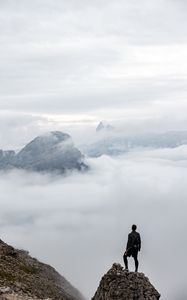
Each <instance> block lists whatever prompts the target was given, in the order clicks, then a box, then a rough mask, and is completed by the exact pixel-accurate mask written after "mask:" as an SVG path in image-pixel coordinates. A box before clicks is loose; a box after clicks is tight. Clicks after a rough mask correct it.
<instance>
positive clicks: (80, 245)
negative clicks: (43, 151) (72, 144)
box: [0, 0, 187, 300]
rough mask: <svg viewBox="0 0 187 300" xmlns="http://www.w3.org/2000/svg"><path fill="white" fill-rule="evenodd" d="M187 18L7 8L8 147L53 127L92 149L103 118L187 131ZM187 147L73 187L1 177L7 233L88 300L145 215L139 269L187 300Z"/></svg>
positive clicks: (125, 9) (72, 180)
mask: <svg viewBox="0 0 187 300" xmlns="http://www.w3.org/2000/svg"><path fill="white" fill-rule="evenodd" d="M186 12H187V1H186V0H141V1H138V0H117V1H116V0H32V1H31V0H16V1H15V0H0V71H1V72H0V74H1V75H0V78H1V84H0V149H1V148H3V149H7V148H9V149H11V148H13V149H19V148H20V147H22V146H23V145H25V144H26V143H27V142H29V141H30V139H31V138H34V137H35V136H37V135H38V134H40V133H43V132H45V131H49V130H62V131H65V132H68V133H70V134H71V135H72V136H73V139H74V140H75V141H76V143H81V142H86V140H87V138H88V137H90V136H91V137H92V135H91V133H92V134H93V133H94V130H95V127H96V125H97V123H98V122H99V121H100V120H103V119H104V120H107V121H108V122H111V123H112V122H113V123H115V124H116V122H119V123H120V124H121V125H120V126H122V128H124V129H125V131H126V132H129V133H131V131H132V132H136V131H139V130H140V131H147V130H148V131H167V130H186V124H187V18H186ZM123 126H124V127H123ZM186 150H187V149H186V146H184V147H180V148H178V149H170V150H166V149H163V150H156V151H155V150H154V151H151V152H149V151H144V152H138V153H136V152H133V153H130V154H127V155H126V156H125V157H121V158H117V159H114V158H109V157H101V158H99V159H93V160H89V164H90V165H91V166H92V171H91V172H89V173H87V174H84V175H81V176H80V175H78V174H73V175H72V176H70V177H67V178H65V179H64V178H63V179H62V178H52V177H48V176H40V175H38V176H37V175H36V174H34V176H33V175H32V174H27V176H26V173H20V172H19V173H17V172H13V173H10V174H0V186H1V193H0V194H1V210H0V233H1V237H2V238H3V239H5V241H8V242H10V243H11V244H13V245H16V246H19V247H22V248H26V249H27V250H30V251H31V253H32V254H33V255H34V256H36V257H38V258H40V259H41V260H44V261H45V262H48V263H50V264H52V265H53V266H55V267H56V268H57V269H58V270H59V271H60V272H62V273H63V274H64V275H65V276H67V278H68V279H70V281H71V282H72V283H74V284H75V285H76V286H77V287H78V288H80V289H81V291H82V292H83V293H85V294H86V295H87V296H89V297H90V296H91V295H93V293H94V292H95V290H96V287H97V285H98V282H99V280H100V278H101V276H102V275H103V273H104V271H106V270H107V269H108V268H109V267H110V266H111V264H112V263H113V262H114V261H120V262H121V263H122V254H123V249H124V243H126V236H127V234H128V231H129V226H130V225H131V223H132V222H133V223H134V218H135V220H136V221H137V223H138V225H139V229H140V231H141V233H142V236H143V240H144V247H143V251H142V256H141V265H140V266H141V267H140V268H141V271H143V272H145V273H146V275H147V276H149V277H150V279H151V280H152V281H153V283H155V285H156V287H158V289H159V290H160V291H161V293H162V294H163V299H167V300H168V299H169V300H175V299H180V300H183V299H186V296H185V293H184V291H183V290H185V285H186V282H185V280H186V273H185V272H186V266H184V264H186V249H187V240H186V236H184V234H182V238H181V232H183V230H184V228H186V226H187V221H186V196H187V189H186V182H187V172H186V166H187V164H186ZM116 178H117V180H116ZM85 183H86V184H85ZM15 203H16V205H15ZM134 212H135V213H134ZM132 216H133V217H134V218H133V220H132ZM171 233H172V234H171ZM163 243H164V245H165V247H164V251H163V247H162V244H163ZM95 245H97V247H95ZM158 245H161V246H160V247H159V248H158V247H157V246H158ZM75 250H76V253H75ZM163 252H164V253H163ZM76 254H77V255H76ZM77 256H78V257H79V258H80V259H79V260H77ZM131 266H132V265H131ZM80 270H81V272H80ZM88 279H89V280H88ZM87 280H88V281H87ZM86 281H87V282H86ZM85 282H86V284H85ZM180 292H181V297H180V296H179V293H180ZM172 297H173V298H172ZM179 297H180V298H179ZM182 297H183V298H182Z"/></svg>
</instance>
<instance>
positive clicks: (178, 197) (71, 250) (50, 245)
mask: <svg viewBox="0 0 187 300" xmlns="http://www.w3.org/2000/svg"><path fill="white" fill-rule="evenodd" d="M186 150H187V147H186V146H183V147H180V148H176V149H170V150H167V149H163V150H154V151H153V150H151V151H148V150H147V151H141V152H140V151H139V152H136V151H134V152H132V153H129V154H127V155H125V156H123V157H119V158H110V157H107V156H102V157H100V158H97V159H92V160H91V159H89V160H88V161H87V163H89V165H90V166H91V170H90V171H89V172H88V173H86V174H82V175H80V174H78V173H73V174H71V175H69V176H67V177H52V176H49V175H38V174H26V173H23V172H17V171H16V172H11V173H7V174H1V175H0V186H1V188H0V192H1V200H0V203H1V210H0V234H1V238H2V239H4V240H5V241H6V242H9V243H11V244H12V245H14V246H16V247H20V248H24V249H27V250H30V252H31V255H34V256H35V257H37V258H39V259H41V260H42V261H45V262H47V263H50V264H51V265H53V266H54V267H56V268H57V270H58V271H59V272H61V273H62V274H63V275H64V276H65V277H66V278H67V279H69V280H70V281H71V283H73V284H74V285H76V286H77V287H78V288H79V289H80V290H81V291H82V292H83V293H84V294H85V295H86V296H87V297H88V298H90V297H91V296H92V295H93V294H94V292H95V290H96V288H97V286H98V284H99V280H100V278H101V276H102V275H103V274H104V273H105V272H106V271H107V269H108V268H109V267H110V266H111V265H112V263H113V262H120V263H122V264H123V261H122V255H123V251H124V248H125V246H126V239H127V234H128V232H129V230H130V227H131V225H132V223H136V224H137V225H138V230H139V232H140V233H141V235H142V251H141V253H140V255H139V258H140V271H141V272H144V273H145V274H146V275H147V276H148V277H149V278H150V280H151V281H152V282H153V284H155V286H156V288H158V290H159V291H160V292H161V294H162V297H163V299H167V300H176V298H178V297H177V295H179V294H180V295H181V292H183V290H184V287H185V277H186V275H185V272H186V271H185V269H186V264H187V263H186V247H187V237H186V234H185V233H184V229H185V228H186V226H187V220H186V209H187V204H186V197H187V186H186V181H187V160H186V157H185V155H184V153H185V152H186ZM130 269H131V270H133V269H134V266H133V264H131V265H130ZM172 297H173V298H172ZM181 297H182V296H181ZM181 299H182V298H181Z"/></svg>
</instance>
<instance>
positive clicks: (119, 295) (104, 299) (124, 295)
mask: <svg viewBox="0 0 187 300" xmlns="http://www.w3.org/2000/svg"><path fill="white" fill-rule="evenodd" d="M157 299H160V294H159V293H158V291H157V290H156V289H155V288H154V286H153V285H152V284H151V283H150V281H149V279H148V278H147V277H145V275H144V274H143V273H134V272H127V271H125V270H124V269H123V267H122V266H121V265H120V264H113V266H112V268H111V269H110V270H109V271H108V272H107V273H106V274H105V275H104V276H103V278H102V279H101V282H100V285H99V287H98V289H97V292H96V293H95V296H94V297H93V298H92V300H157Z"/></svg>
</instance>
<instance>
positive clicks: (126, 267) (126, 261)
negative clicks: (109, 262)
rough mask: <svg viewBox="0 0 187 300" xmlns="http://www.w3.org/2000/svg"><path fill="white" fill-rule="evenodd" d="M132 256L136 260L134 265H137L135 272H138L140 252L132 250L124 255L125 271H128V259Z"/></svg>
mask: <svg viewBox="0 0 187 300" xmlns="http://www.w3.org/2000/svg"><path fill="white" fill-rule="evenodd" d="M128 256H129V257H130V256H132V257H133V258H134V263H135V272H138V266H139V262H138V251H137V250H131V249H129V250H128V251H126V252H125V253H124V255H123V260H124V264H125V269H128V260H127V257H128Z"/></svg>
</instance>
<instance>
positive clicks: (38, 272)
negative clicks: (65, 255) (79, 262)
mask: <svg viewBox="0 0 187 300" xmlns="http://www.w3.org/2000/svg"><path fill="white" fill-rule="evenodd" d="M34 299H37V300H40V299H46V300H49V299H50V300H84V297H83V296H82V295H81V293H80V292H79V291H78V290H77V289H76V288H74V287H73V286H72V285H71V284H70V283H69V282H68V281H67V280H66V279H65V278H64V277H63V276H61V275H60V274H58V273H57V271H56V270H55V269H54V268H52V267H51V266H49V265H46V264H44V263H41V262H39V261H38V260H37V259H35V258H32V257H31V256H30V255H28V252H26V251H23V250H17V249H15V248H13V247H11V246H9V245H7V244H6V243H4V242H3V241H2V240H0V300H34Z"/></svg>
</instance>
